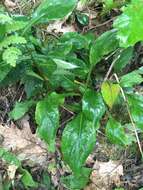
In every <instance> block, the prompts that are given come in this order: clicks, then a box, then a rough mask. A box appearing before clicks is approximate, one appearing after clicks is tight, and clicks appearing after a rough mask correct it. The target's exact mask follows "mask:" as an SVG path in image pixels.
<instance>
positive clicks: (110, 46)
mask: <svg viewBox="0 0 143 190" xmlns="http://www.w3.org/2000/svg"><path fill="white" fill-rule="evenodd" d="M117 47H118V41H117V39H116V30H110V31H107V32H105V33H103V34H102V35H101V36H99V37H98V38H97V39H96V40H95V42H94V44H93V46H92V47H91V50H90V63H91V64H92V65H96V64H97V63H98V62H99V61H100V60H101V59H103V56H104V55H107V54H109V53H110V52H112V51H114V50H115V49H116V48H117Z"/></svg>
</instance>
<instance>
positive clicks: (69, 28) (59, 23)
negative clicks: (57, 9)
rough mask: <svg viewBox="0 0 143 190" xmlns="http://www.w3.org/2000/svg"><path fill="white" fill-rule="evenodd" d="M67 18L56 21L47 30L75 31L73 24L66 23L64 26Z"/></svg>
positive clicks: (57, 31) (58, 31) (55, 31)
mask: <svg viewBox="0 0 143 190" xmlns="http://www.w3.org/2000/svg"><path fill="white" fill-rule="evenodd" d="M64 22H65V20H64V21H61V20H60V21H55V22H53V23H51V24H49V25H48V27H47V32H48V33H52V32H54V33H57V34H58V33H63V34H64V33H67V32H75V28H74V26H73V25H66V26H64V25H63V24H64Z"/></svg>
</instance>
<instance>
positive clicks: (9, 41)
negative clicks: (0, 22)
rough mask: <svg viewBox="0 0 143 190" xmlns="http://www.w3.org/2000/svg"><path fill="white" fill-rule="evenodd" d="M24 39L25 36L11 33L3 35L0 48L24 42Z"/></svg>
mask: <svg viewBox="0 0 143 190" xmlns="http://www.w3.org/2000/svg"><path fill="white" fill-rule="evenodd" d="M25 43H26V40H25V38H23V37H21V36H17V35H11V36H8V37H5V38H4V40H3V41H2V42H1V43H0V50H2V49H3V48H7V47H8V46H9V45H11V44H25Z"/></svg>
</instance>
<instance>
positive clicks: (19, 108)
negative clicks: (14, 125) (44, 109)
mask: <svg viewBox="0 0 143 190" xmlns="http://www.w3.org/2000/svg"><path fill="white" fill-rule="evenodd" d="M34 103H35V102H34V101H33V100H28V101H25V102H16V104H15V107H14V109H13V110H12V111H11V112H10V114H9V116H10V117H11V119H14V120H18V119H20V118H22V117H23V116H24V115H25V113H26V112H28V110H29V109H30V108H31V106H32V105H33V104H34Z"/></svg>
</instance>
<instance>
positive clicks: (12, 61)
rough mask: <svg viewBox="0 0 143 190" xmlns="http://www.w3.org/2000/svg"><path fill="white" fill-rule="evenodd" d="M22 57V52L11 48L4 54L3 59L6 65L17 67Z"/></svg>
mask: <svg viewBox="0 0 143 190" xmlns="http://www.w3.org/2000/svg"><path fill="white" fill-rule="evenodd" d="M20 55H22V52H21V51H20V50H19V49H18V48H16V47H9V48H8V49H6V50H5V51H4V52H3V55H2V58H3V60H4V61H5V62H6V63H8V64H9V65H11V66H13V67H15V66H16V62H17V60H18V58H19V56H20Z"/></svg>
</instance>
